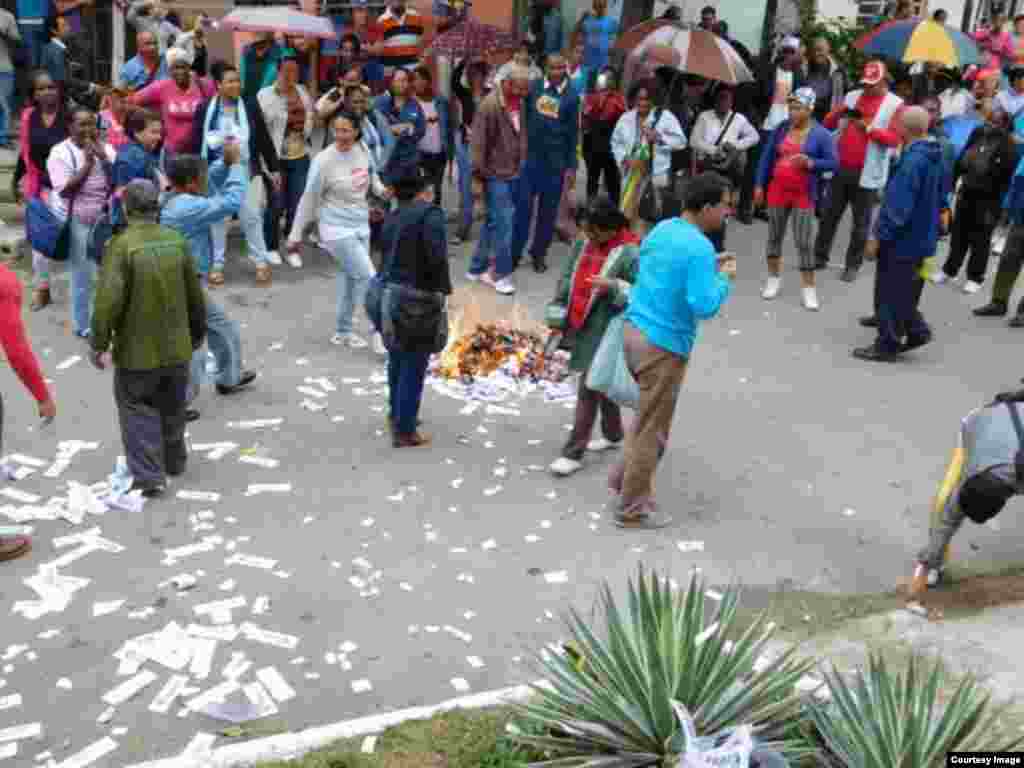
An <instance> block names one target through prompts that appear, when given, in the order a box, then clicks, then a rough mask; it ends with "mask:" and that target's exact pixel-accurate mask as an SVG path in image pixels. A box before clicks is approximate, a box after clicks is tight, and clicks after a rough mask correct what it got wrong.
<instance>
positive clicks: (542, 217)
mask: <svg viewBox="0 0 1024 768" xmlns="http://www.w3.org/2000/svg"><path fill="white" fill-rule="evenodd" d="M564 180H565V171H564V169H560V170H558V171H552V170H551V169H550V168H545V167H543V166H541V165H539V164H537V162H536V161H531V160H527V161H526V166H525V167H524V168H523V172H522V175H521V176H520V180H519V199H518V201H517V202H516V229H515V234H514V235H513V236H512V263H513V264H518V263H519V260H520V259H521V258H522V256H523V249H524V248H525V247H526V240H527V238H529V236H530V222H531V221H532V220H533V205H534V202H536V203H537V227H536V229H535V230H534V233H533V245H532V246H531V248H530V255H531V256H532V257H533V260H534V261H543V260H544V259H546V258H547V255H548V248H550V247H551V241H552V240H553V239H554V237H555V221H556V220H557V219H558V206H559V205H560V204H561V202H562V183H563V181H564Z"/></svg>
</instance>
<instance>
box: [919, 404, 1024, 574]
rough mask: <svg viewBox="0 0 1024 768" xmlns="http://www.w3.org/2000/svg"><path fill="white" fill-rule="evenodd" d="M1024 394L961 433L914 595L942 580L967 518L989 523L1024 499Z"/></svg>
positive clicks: (967, 422) (975, 417) (969, 420)
mask: <svg viewBox="0 0 1024 768" xmlns="http://www.w3.org/2000/svg"><path fill="white" fill-rule="evenodd" d="M1022 418H1024V389H1022V390H1017V391H1016V392H1004V393H1002V394H999V395H996V399H995V402H993V403H991V404H990V405H987V406H985V407H983V408H979V409H978V410H976V411H973V412H971V413H970V414H968V415H967V417H966V418H965V419H964V421H963V424H962V426H961V428H960V445H959V446H958V447H957V451H956V454H954V457H953V462H952V463H951V465H950V468H949V472H948V473H947V475H946V480H945V482H944V483H943V487H942V490H941V491H940V493H939V498H938V501H937V503H936V504H937V506H938V507H939V509H938V510H937V511H938V513H939V514H938V516H937V517H938V519H937V520H936V521H934V522H933V524H932V529H931V531H930V533H929V540H928V546H927V547H926V548H925V549H924V550H923V551H922V552H921V553H920V554H918V558H917V559H918V568H917V572H916V573H915V577H914V583H913V587H912V588H913V591H919V590H920V589H922V588H923V587H924V586H925V580H927V581H926V583H927V585H928V586H935V585H936V584H938V583H939V581H940V580H941V578H942V569H943V566H944V561H945V557H946V551H947V549H948V548H949V543H950V541H951V540H952V539H953V536H954V535H955V534H956V532H957V531H958V530H959V529H960V526H961V525H962V524H963V521H964V518H965V517H966V518H970V520H971V521H972V522H974V523H978V524H982V523H985V522H988V521H989V520H991V519H992V518H993V517H995V516H996V515H998V514H999V513H1000V512H1001V511H1002V509H1003V507H1004V506H1005V505H1006V502H1007V501H1009V500H1010V498H1011V497H1013V496H1015V495H1017V494H1020V493H1024V425H1022V421H1021V419H1022Z"/></svg>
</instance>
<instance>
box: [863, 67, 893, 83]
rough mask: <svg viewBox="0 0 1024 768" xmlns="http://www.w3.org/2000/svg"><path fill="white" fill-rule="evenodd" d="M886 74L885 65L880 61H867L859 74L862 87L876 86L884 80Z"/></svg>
mask: <svg viewBox="0 0 1024 768" xmlns="http://www.w3.org/2000/svg"><path fill="white" fill-rule="evenodd" d="M888 74H889V73H888V71H887V70H886V68H885V64H883V63H882V62H880V61H869V62H868V63H867V64H865V65H864V71H863V72H862V73H861V76H860V81H861V82H862V83H863V84H864V85H878V83H880V82H882V81H883V80H885V78H886V77H887V76H888Z"/></svg>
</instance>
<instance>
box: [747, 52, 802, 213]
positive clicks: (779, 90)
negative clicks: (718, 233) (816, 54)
mask: <svg viewBox="0 0 1024 768" xmlns="http://www.w3.org/2000/svg"><path fill="white" fill-rule="evenodd" d="M767 61H768V63H767V65H766V66H763V67H762V69H761V72H760V73H758V75H757V84H758V86H759V91H758V93H757V95H756V98H755V104H754V110H753V111H754V114H753V115H751V117H752V118H753V120H754V124H755V125H756V126H757V127H758V128H759V129H760V131H761V141H759V142H758V143H757V144H756V145H755V146H754V147H753V149H752V150H751V153H750V157H749V158H748V161H747V168H746V173H745V174H744V176H743V187H742V189H741V191H740V204H739V206H738V207H739V210H738V211H737V218H738V219H739V220H740V221H741V222H743V223H744V224H749V223H750V221H751V218H752V217H751V214H752V213H753V192H754V169H755V168H756V167H757V164H758V161H759V160H760V157H761V148H762V147H764V146H765V145H766V144H767V143H768V135H769V134H770V133H771V132H772V131H773V130H775V128H776V127H777V126H778V125H780V124H781V123H783V122H784V121H785V120H786V119H787V118H788V117H789V107H788V106H787V104H788V101H787V100H788V99H789V96H790V94H792V93H796V91H797V90H798V89H799V88H801V87H802V86H803V85H804V81H805V80H806V79H807V78H806V75H805V74H804V71H803V63H802V61H801V56H800V40H799V39H798V38H796V37H794V36H792V35H790V36H788V37H784V38H783V39H782V43H781V44H780V46H779V55H778V56H777V57H776V58H775V59H768V60H767Z"/></svg>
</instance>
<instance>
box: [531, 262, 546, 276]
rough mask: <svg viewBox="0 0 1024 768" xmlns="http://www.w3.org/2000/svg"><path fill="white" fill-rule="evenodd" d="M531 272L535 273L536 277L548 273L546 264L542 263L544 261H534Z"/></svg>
mask: <svg viewBox="0 0 1024 768" xmlns="http://www.w3.org/2000/svg"><path fill="white" fill-rule="evenodd" d="M533 271H534V272H536V273H537V274H538V275H543V274H544V273H545V272H547V271H548V265H547V262H546V261H544V259H534V260H533Z"/></svg>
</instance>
